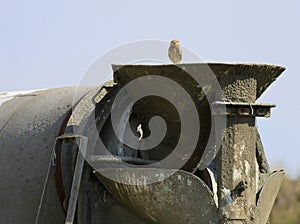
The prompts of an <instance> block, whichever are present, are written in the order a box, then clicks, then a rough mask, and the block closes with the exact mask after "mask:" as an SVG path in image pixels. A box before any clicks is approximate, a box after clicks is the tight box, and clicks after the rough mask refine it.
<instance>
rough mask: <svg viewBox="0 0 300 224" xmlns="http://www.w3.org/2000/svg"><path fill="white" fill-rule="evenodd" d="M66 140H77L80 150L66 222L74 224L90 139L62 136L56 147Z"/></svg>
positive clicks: (58, 139)
mask: <svg viewBox="0 0 300 224" xmlns="http://www.w3.org/2000/svg"><path fill="white" fill-rule="evenodd" d="M66 139H74V140H76V141H77V144H78V146H79V150H78V153H77V159H76V165H75V169H74V175H73V182H72V188H71V193H70V199H69V204H68V210H67V216H66V221H65V224H73V223H74V217H75V211H76V206H77V199H78V192H79V188H80V183H81V178H82V172H83V166H84V162H85V156H86V153H87V143H88V138H87V137H85V136H81V135H62V136H59V137H58V138H57V139H56V146H57V145H61V144H62V142H63V141H64V140H66ZM57 143H59V144H57ZM54 155H55V154H54ZM55 163H56V157H55V156H54V157H53V164H55Z"/></svg>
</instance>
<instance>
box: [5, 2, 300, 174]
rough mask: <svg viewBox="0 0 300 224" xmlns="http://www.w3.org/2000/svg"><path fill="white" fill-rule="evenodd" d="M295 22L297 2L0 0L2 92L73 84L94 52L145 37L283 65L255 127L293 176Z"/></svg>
mask: <svg viewBox="0 0 300 224" xmlns="http://www.w3.org/2000/svg"><path fill="white" fill-rule="evenodd" d="M299 23H300V2H299V1H297V0H294V1H292V0H291V1H278V0H273V1H270V0H267V1H258V0H254V1H247V2H246V1H237V0H236V1H176V0H173V1H169V0H164V1H157V0H153V1H140V0H139V1H137V0H132V1H114V0H112V1H95V0H85V1H82V0H81V1H74V0H73V1H69V0H68V1H58V0H52V1H37V0H27V1H20V0H19V1H16V0H11V1H4V0H0V27H1V29H0V38H1V39H0V68H1V73H0V74H1V82H0V91H13V90H23V89H37V88H53V87H62V86H74V85H77V84H78V83H79V81H80V78H81V77H82V75H83V74H84V72H85V71H86V70H87V69H88V66H89V65H90V64H91V63H92V62H93V61H94V60H95V59H96V58H97V57H99V56H101V55H102V54H104V53H105V52H108V51H109V50H110V49H112V48H115V47H116V46H119V45H122V44H124V43H126V42H131V41H136V40H143V39H158V40H167V41H169V40H171V39H173V38H177V39H179V40H180V41H181V43H182V45H184V46H185V47H187V48H189V49H191V50H192V51H193V52H194V53H196V54H197V55H199V56H200V57H201V58H202V59H203V60H205V61H208V62H259V63H271V64H278V65H283V66H285V67H287V70H286V71H285V72H284V73H283V74H282V76H281V77H280V78H279V79H278V80H277V81H276V82H275V83H273V84H272V86H271V87H270V88H268V90H267V91H266V92H265V93H264V94H263V96H262V97H261V98H260V99H259V100H258V101H260V102H267V103H276V104H277V107H276V108H275V109H273V111H272V116H271V118H269V119H258V126H259V130H260V133H261V135H262V140H263V143H264V147H265V150H266V153H267V157H268V159H269V162H270V163H271V166H272V167H273V168H275V167H283V168H285V169H286V170H287V172H288V174H289V175H291V176H294V177H295V176H297V174H300V162H299V161H300V159H299V154H300V153H299V150H300V144H299V142H298V139H300V131H299V128H298V125H300V118H299V116H298V114H297V112H298V111H300V106H299V99H298V96H299V94H298V89H299V87H298V82H299V81H300V78H299V76H300V74H299V68H298V66H299V65H298V61H299V52H300V30H299ZM100 75H101V74H100ZM105 78H106V77H103V79H105ZM99 84H100V83H99Z"/></svg>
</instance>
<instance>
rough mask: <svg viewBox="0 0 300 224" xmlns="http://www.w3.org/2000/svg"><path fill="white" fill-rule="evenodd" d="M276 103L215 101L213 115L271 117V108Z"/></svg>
mask: <svg viewBox="0 0 300 224" xmlns="http://www.w3.org/2000/svg"><path fill="white" fill-rule="evenodd" d="M275 106H276V105H275V104H267V103H242V102H221V101H216V102H214V103H213V108H212V113H213V115H227V116H247V117H270V116H271V108H272V107H275Z"/></svg>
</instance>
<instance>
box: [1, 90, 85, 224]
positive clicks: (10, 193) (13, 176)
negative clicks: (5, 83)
mask: <svg viewBox="0 0 300 224" xmlns="http://www.w3.org/2000/svg"><path fill="white" fill-rule="evenodd" d="M75 89H76V87H68V88H58V89H49V90H41V91H36V92H32V93H31V94H27V95H24V96H22V95H20V96H18V97H16V98H14V99H11V100H9V101H6V102H4V103H3V104H1V105H0V183H1V184H0V217H1V223H7V224H9V223H13V224H19V223H22V224H23V223H34V221H35V217H36V215H37V212H38V208H39V203H40V199H41V195H42V191H43V186H44V181H45V179H46V175H47V171H48V167H49V162H50V159H51V153H52V147H53V144H54V140H55V138H56V137H57V136H58V135H59V132H60V129H61V126H62V124H63V122H64V120H65V118H66V116H67V115H68V111H69V110H70V108H71V106H72V102H73V97H74V91H75ZM88 89H89V88H82V89H79V90H78V95H83V94H84V93H85V92H86V91H87V90H88ZM51 178H52V179H51V180H52V181H51V183H50V187H51V188H50V192H49V198H48V200H47V205H48V208H47V217H46V218H45V220H44V222H43V224H48V223H49V224H50V223H51V224H52V223H63V221H64V214H63V210H62V207H61V205H60V202H59V199H58V196H57V192H56V188H55V182H54V176H51Z"/></svg>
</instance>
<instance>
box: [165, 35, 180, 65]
mask: <svg viewBox="0 0 300 224" xmlns="http://www.w3.org/2000/svg"><path fill="white" fill-rule="evenodd" d="M168 53H169V58H170V59H171V61H172V62H173V63H174V64H177V63H179V62H180V61H181V59H182V51H181V47H180V43H179V41H178V40H175V39H174V40H171V43H170V47H169V51H168Z"/></svg>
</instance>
